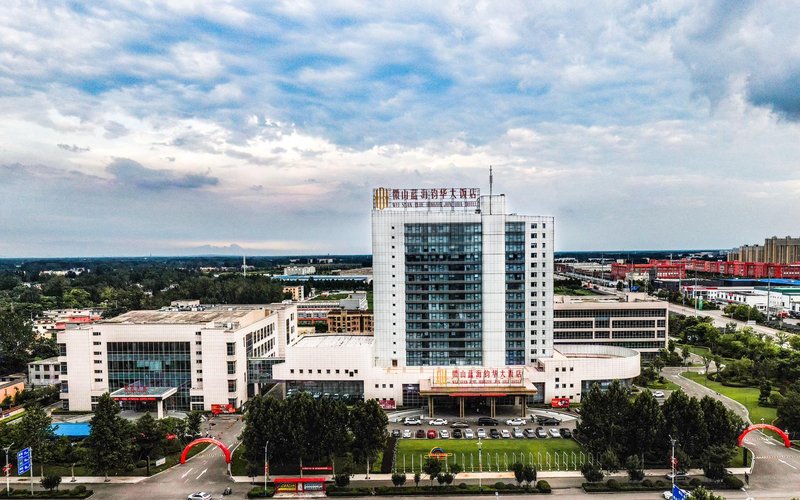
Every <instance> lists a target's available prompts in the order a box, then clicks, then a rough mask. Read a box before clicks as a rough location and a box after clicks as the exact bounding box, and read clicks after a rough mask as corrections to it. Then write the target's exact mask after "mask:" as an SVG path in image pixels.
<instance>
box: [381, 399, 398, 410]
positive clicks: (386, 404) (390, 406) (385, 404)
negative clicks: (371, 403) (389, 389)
mask: <svg viewBox="0 0 800 500" xmlns="http://www.w3.org/2000/svg"><path fill="white" fill-rule="evenodd" d="M378 404H379V405H380V407H381V408H383V409H384V410H394V409H395V408H397V401H394V400H391V399H381V400H380V401H379V402H378Z"/></svg>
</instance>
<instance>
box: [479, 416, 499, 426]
mask: <svg viewBox="0 0 800 500" xmlns="http://www.w3.org/2000/svg"><path fill="white" fill-rule="evenodd" d="M499 424H500V422H498V421H497V419H496V418H491V417H480V418H479V419H478V425H499Z"/></svg>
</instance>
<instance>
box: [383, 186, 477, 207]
mask: <svg viewBox="0 0 800 500" xmlns="http://www.w3.org/2000/svg"><path fill="white" fill-rule="evenodd" d="M372 195H373V196H372V200H373V203H372V207H373V208H374V209H376V210H384V209H387V208H389V209H398V208H399V209H425V210H431V209H441V208H450V209H456V208H462V209H464V208H467V209H470V208H478V207H479V206H480V197H481V190H480V188H455V187H449V188H419V189H393V188H384V187H381V188H376V189H373V190H372Z"/></svg>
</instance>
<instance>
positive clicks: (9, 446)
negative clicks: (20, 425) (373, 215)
mask: <svg viewBox="0 0 800 500" xmlns="http://www.w3.org/2000/svg"><path fill="white" fill-rule="evenodd" d="M12 446H14V443H11V444H10V445H8V446H6V447H5V448H3V449H4V450H5V451H6V468H5V471H6V495H9V496H10V490H11V485H10V483H9V478H8V476H9V475H11V464H10V463H9V461H8V451H9V450H10V449H11V447H12Z"/></svg>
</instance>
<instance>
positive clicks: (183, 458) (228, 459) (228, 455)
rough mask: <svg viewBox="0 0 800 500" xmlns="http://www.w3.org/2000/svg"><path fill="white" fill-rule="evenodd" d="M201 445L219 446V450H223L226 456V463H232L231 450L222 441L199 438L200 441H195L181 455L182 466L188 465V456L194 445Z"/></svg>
mask: <svg viewBox="0 0 800 500" xmlns="http://www.w3.org/2000/svg"><path fill="white" fill-rule="evenodd" d="M200 443H211V444H214V445H217V447H219V449H221V450H222V453H224V454H225V462H227V463H228V464H230V463H231V450H229V449H228V447H227V446H225V443H223V442H222V441H217V440H216V439H211V438H198V439H195V440H194V441H192V442H191V443H189V444H187V445H186V448H184V449H183V453H181V463H182V464H185V463H186V455H187V454H188V453H189V450H191V449H192V447H193V446H194V445H196V444H200Z"/></svg>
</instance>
